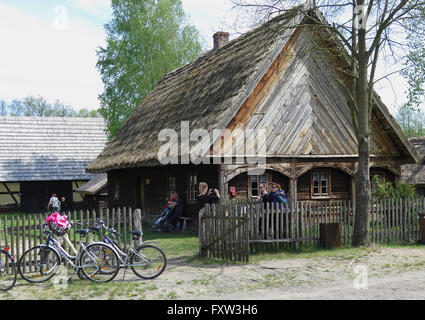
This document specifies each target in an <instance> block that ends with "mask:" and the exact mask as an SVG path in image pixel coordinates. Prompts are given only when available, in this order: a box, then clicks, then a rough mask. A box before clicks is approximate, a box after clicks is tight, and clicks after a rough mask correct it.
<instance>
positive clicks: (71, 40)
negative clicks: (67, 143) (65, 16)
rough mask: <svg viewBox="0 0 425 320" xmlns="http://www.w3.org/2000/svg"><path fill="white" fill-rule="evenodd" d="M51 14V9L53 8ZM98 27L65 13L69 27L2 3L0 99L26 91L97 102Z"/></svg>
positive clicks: (81, 103)
mask: <svg viewBox="0 0 425 320" xmlns="http://www.w3.org/2000/svg"><path fill="white" fill-rule="evenodd" d="M52 17H54V14H52ZM104 38H105V35H104V32H103V30H102V29H100V28H97V27H95V26H94V25H92V24H90V23H87V22H85V21H83V20H77V19H72V18H71V17H69V20H68V28H66V29H61V28H57V27H56V28H55V20H54V18H52V21H46V20H41V19H39V18H36V17H34V16H32V15H31V14H29V13H26V12H24V11H21V10H19V9H16V8H14V7H11V6H7V5H5V4H1V3H0V39H1V42H2V49H1V50H0V99H5V100H7V101H11V100H12V99H14V98H23V97H25V96H26V95H29V94H31V95H41V96H43V97H45V98H46V99H48V100H49V101H54V100H56V99H59V100H60V101H63V102H65V103H67V104H70V105H71V106H72V107H74V108H82V107H87V108H90V109H94V108H98V107H99V102H98V99H97V96H98V94H99V93H101V92H102V90H103V84H102V81H101V79H100V76H99V74H98V72H97V70H96V67H95V66H96V62H97V57H96V48H97V46H99V45H104Z"/></svg>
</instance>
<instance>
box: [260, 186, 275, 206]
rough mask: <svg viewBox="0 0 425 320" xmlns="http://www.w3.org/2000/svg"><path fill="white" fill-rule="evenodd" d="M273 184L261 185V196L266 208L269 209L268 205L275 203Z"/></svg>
mask: <svg viewBox="0 0 425 320" xmlns="http://www.w3.org/2000/svg"><path fill="white" fill-rule="evenodd" d="M272 187H273V183H269V184H264V183H262V184H260V195H261V202H263V204H264V208H267V203H272V202H273V189H272Z"/></svg>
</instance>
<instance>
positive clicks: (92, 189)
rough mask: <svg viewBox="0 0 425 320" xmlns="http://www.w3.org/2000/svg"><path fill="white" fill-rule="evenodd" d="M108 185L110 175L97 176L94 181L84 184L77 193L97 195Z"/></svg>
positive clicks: (101, 174)
mask: <svg viewBox="0 0 425 320" xmlns="http://www.w3.org/2000/svg"><path fill="white" fill-rule="evenodd" d="M107 184H108V175H107V174H106V173H99V174H96V175H95V176H94V177H93V179H91V180H90V181H88V182H87V183H85V184H83V185H82V186H81V187H79V188H78V189H77V192H81V193H85V194H96V193H98V192H99V191H100V190H101V189H102V188H104V187H106V185H107Z"/></svg>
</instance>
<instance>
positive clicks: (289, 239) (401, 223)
mask: <svg viewBox="0 0 425 320" xmlns="http://www.w3.org/2000/svg"><path fill="white" fill-rule="evenodd" d="M419 212H425V198H418V199H412V200H407V199H406V200H405V199H390V200H385V201H384V200H382V201H378V200H373V201H372V203H371V212H370V228H369V231H370V239H371V241H372V242H374V243H385V242H400V241H410V242H416V241H418V240H419V239H420V228H419V221H418V213H419ZM354 219H355V213H354V210H353V203H352V202H351V201H327V202H310V201H308V202H305V201H304V202H296V203H295V202H289V203H288V205H287V206H286V208H273V207H271V206H269V205H268V206H267V207H266V208H265V207H264V205H263V204H262V203H258V202H241V201H237V202H235V201H221V202H220V203H219V204H217V205H216V204H213V205H211V206H209V205H207V206H206V207H205V213H203V214H200V219H199V221H200V222H199V234H200V237H199V252H200V254H201V255H203V256H209V257H214V258H221V259H224V260H236V261H247V260H248V259H249V257H248V255H249V252H252V251H253V250H252V249H253V248H256V247H257V245H258V244H260V245H264V244H281V243H287V244H295V245H296V246H298V245H300V244H301V245H302V244H309V245H319V244H320V224H322V223H339V227H340V235H341V243H342V244H343V245H350V244H351V242H352V235H353V228H354Z"/></svg>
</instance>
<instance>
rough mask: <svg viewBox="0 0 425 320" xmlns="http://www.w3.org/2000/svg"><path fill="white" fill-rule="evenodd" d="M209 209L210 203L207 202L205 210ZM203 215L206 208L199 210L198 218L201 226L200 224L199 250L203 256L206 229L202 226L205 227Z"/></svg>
mask: <svg viewBox="0 0 425 320" xmlns="http://www.w3.org/2000/svg"><path fill="white" fill-rule="evenodd" d="M208 209H209V204H206V205H205V211H208ZM203 215H204V210H203V209H201V210H199V220H198V223H199V226H198V238H199V248H198V250H199V255H200V256H201V257H202V256H203V245H204V243H203V236H204V230H203V229H202V227H203V226H202V217H203Z"/></svg>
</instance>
